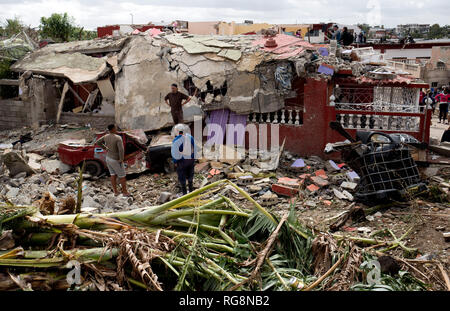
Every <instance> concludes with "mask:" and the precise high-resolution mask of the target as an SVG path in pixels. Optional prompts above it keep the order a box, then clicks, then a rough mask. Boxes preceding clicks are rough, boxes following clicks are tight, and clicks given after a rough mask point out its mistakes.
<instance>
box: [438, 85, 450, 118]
mask: <svg viewBox="0 0 450 311" xmlns="http://www.w3.org/2000/svg"><path fill="white" fill-rule="evenodd" d="M434 99H435V100H436V101H437V102H439V123H441V120H442V123H445V120H446V119H447V115H448V103H449V101H450V95H449V94H448V90H447V89H446V88H445V89H444V91H443V92H442V93H440V94H438V95H436V97H435V98H434ZM449 122H450V121H447V123H449Z"/></svg>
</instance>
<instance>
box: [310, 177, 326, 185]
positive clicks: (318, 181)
mask: <svg viewBox="0 0 450 311" xmlns="http://www.w3.org/2000/svg"><path fill="white" fill-rule="evenodd" d="M311 180H312V182H313V183H314V184H316V185H317V186H319V187H321V188H322V187H326V186H328V185H329V184H330V183H329V182H328V181H327V180H325V179H323V178H322V177H321V176H312V177H311Z"/></svg>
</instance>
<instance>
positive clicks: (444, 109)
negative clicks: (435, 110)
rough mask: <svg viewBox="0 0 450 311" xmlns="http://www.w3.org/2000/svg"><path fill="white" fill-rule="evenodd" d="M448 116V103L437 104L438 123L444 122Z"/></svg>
mask: <svg viewBox="0 0 450 311" xmlns="http://www.w3.org/2000/svg"><path fill="white" fill-rule="evenodd" d="M447 114H448V103H443V104H439V121H441V120H442V122H445V120H447Z"/></svg>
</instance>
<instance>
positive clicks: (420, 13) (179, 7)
mask: <svg viewBox="0 0 450 311" xmlns="http://www.w3.org/2000/svg"><path fill="white" fill-rule="evenodd" d="M64 12H67V13H68V14H69V15H71V16H73V17H74V19H75V23H76V24H77V25H79V26H84V27H85V29H91V30H95V29H96V27H97V26H103V25H113V24H130V23H131V18H132V16H131V15H130V14H133V21H134V23H135V24H146V23H148V22H162V21H164V22H172V21H174V20H188V21H227V22H231V21H235V22H243V21H244V20H253V21H254V23H257V22H267V23H273V24H277V23H285V24H293V23H320V22H336V23H341V24H357V23H368V24H370V25H372V26H374V25H384V26H385V27H395V26H396V25H398V24H410V23H419V24H434V23H438V24H440V25H445V24H450V22H449V15H448V14H449V12H450V1H448V0H401V1H396V0H368V1H365V0H342V1H337V0H333V1H332V0H306V1H304V0H272V1H266V0H193V1H189V0H147V1H145V0H128V1H121V0H116V1H108V0H74V1H61V0H0V23H3V22H4V21H5V19H6V18H12V17H15V16H16V17H18V18H20V19H21V20H22V21H23V22H24V24H26V25H30V26H32V27H36V26H38V25H39V20H40V17H41V16H50V15H51V14H52V13H64Z"/></svg>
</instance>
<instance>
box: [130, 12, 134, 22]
mask: <svg viewBox="0 0 450 311" xmlns="http://www.w3.org/2000/svg"><path fill="white" fill-rule="evenodd" d="M130 15H131V25H133V13H130Z"/></svg>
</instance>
